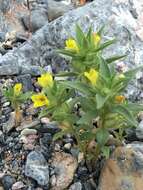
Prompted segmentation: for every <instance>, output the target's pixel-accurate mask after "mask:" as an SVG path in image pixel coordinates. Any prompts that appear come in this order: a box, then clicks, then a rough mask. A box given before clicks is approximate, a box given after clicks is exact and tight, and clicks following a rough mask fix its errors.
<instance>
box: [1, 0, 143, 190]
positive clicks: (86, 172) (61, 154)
mask: <svg viewBox="0 0 143 190" xmlns="http://www.w3.org/2000/svg"><path fill="white" fill-rule="evenodd" d="M27 2H29V3H27ZM78 6H79V5H78V3H77V1H73V2H70V1H59V0H56V1H54V0H48V1H47V0H29V1H26V0H0V190H3V189H4V190H11V189H12V190H20V189H21V190H65V189H67V190H142V189H143V181H142V179H143V151H142V150H143V144H142V141H143V114H140V118H139V122H140V123H139V127H138V128H137V129H134V130H129V131H127V139H126V141H125V145H124V146H123V147H119V148H117V149H116V150H115V151H114V153H113V154H112V156H111V158H110V159H108V160H107V161H105V160H104V159H100V160H99V161H98V163H97V165H96V167H95V168H91V166H90V165H89V164H88V163H85V160H84V159H83V155H82V154H81V153H80V152H79V150H78V149H77V148H76V147H75V146H74V144H75V140H74V138H73V137H72V136H71V135H70V134H69V135H67V136H65V137H63V139H62V140H59V141H56V142H53V135H54V134H55V133H56V132H57V131H58V130H59V127H58V126H57V125H56V124H55V123H54V122H52V123H51V122H49V120H48V118H42V119H41V120H39V119H38V110H34V109H33V107H32V104H31V102H27V104H25V105H23V107H22V110H23V122H22V124H21V125H20V126H19V127H17V128H15V127H14V113H13V110H12V108H11V106H10V103H9V102H7V100H6V99H5V97H3V95H2V91H1V89H2V88H5V87H8V86H11V85H13V84H14V83H15V82H21V83H22V84H23V86H24V91H25V92H26V91H29V90H33V91H36V92H38V91H39V88H38V86H37V84H36V77H37V76H39V75H40V71H41V68H43V69H44V70H47V71H52V72H53V73H56V72H58V71H59V70H65V69H67V67H68V63H67V61H66V60H65V59H64V58H63V57H60V56H59V55H57V53H56V52H55V49H57V48H60V47H63V45H64V40H65V39H66V38H67V37H68V34H71V33H72V34H73V35H74V27H75V23H76V22H78V23H80V24H81V26H82V27H83V29H84V30H85V31H86V30H87V28H88V27H89V25H90V24H91V23H92V24H93V25H94V28H95V30H96V29H97V28H98V27H99V26H102V25H103V24H106V32H105V35H104V39H110V38H112V37H113V36H116V37H117V39H118V43H117V44H116V48H115V47H114V46H113V47H112V48H111V49H109V52H108V54H110V53H112V54H113V53H114V54H125V53H126V54H127V55H128V56H127V58H126V60H125V61H124V64H126V67H134V66H135V65H136V66H138V65H140V64H142V58H143V24H142V18H143V2H142V1H141V0H132V1H129V0H110V1H109V0H95V1H93V2H91V3H89V2H87V3H86V4H85V5H84V6H82V7H78ZM77 7H78V8H77ZM62 15H63V16H62ZM122 64H123V63H122V62H119V63H117V67H121V66H122ZM142 88H143V73H142V72H140V73H138V75H137V76H136V80H135V81H134V82H133V84H131V85H130V86H129V88H128V90H127V93H126V94H127V97H128V98H130V99H132V100H133V101H142V99H143V91H142Z"/></svg>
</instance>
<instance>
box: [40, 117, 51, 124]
mask: <svg viewBox="0 0 143 190" xmlns="http://www.w3.org/2000/svg"><path fill="white" fill-rule="evenodd" d="M49 122H50V120H49V118H47V117H42V118H41V123H42V124H48V123H49Z"/></svg>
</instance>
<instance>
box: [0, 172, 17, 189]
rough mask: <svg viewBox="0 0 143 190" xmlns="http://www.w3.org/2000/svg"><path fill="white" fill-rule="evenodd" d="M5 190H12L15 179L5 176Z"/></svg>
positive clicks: (3, 183) (3, 181) (3, 182)
mask: <svg viewBox="0 0 143 190" xmlns="http://www.w3.org/2000/svg"><path fill="white" fill-rule="evenodd" d="M1 182H2V185H3V187H4V190H10V189H11V188H12V185H13V184H14V183H15V179H14V178H13V177H12V176H10V175H5V176H4V177H3V179H2V180H1Z"/></svg>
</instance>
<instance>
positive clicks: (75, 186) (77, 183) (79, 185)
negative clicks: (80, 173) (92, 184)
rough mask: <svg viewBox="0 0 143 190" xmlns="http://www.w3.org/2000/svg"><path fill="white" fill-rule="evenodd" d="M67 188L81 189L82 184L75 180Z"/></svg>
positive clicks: (71, 189)
mask: <svg viewBox="0 0 143 190" xmlns="http://www.w3.org/2000/svg"><path fill="white" fill-rule="evenodd" d="M69 190H82V184H81V183H80V182H76V183H74V184H73V185H71V186H70V188H69Z"/></svg>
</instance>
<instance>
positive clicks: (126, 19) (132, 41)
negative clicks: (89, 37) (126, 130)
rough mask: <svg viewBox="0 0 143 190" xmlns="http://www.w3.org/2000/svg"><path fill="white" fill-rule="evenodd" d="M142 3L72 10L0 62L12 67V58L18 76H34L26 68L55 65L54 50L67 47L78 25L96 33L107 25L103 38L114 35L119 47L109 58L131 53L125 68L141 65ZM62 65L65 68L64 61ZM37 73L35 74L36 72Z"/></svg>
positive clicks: (102, 4)
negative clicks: (24, 74) (28, 74)
mask: <svg viewBox="0 0 143 190" xmlns="http://www.w3.org/2000/svg"><path fill="white" fill-rule="evenodd" d="M142 4H143V2H142V1H137V0H133V1H132V3H131V1H128V0H122V1H121V0H110V1H108V0H102V1H101V0H95V1H94V2H92V3H90V4H87V5H85V6H83V7H81V8H78V9H76V10H72V11H70V12H68V13H66V14H65V15H64V16H62V17H60V18H58V19H56V20H54V21H53V22H51V23H48V24H46V25H45V26H44V27H43V28H41V29H40V30H38V31H37V33H36V34H35V35H34V36H33V37H32V39H31V40H29V41H28V42H27V43H26V44H24V45H22V46H21V47H20V48H19V49H16V50H12V51H11V52H9V53H7V54H6V55H5V56H3V57H2V58H1V59H0V66H3V65H5V64H6V65H9V66H11V63H10V62H8V61H7V60H9V57H10V59H11V62H14V63H15V64H16V68H18V69H16V70H17V74H19V73H20V72H22V73H23V70H24V73H31V69H29V70H28V69H27V68H29V66H30V68H32V67H33V66H38V65H39V66H42V67H44V66H46V65H48V64H52V65H54V64H56V61H57V60H58V61H59V59H58V58H57V57H59V56H57V55H56V54H55V53H54V51H52V50H53V49H54V48H59V47H64V41H65V39H66V38H67V37H68V36H69V34H73V35H74V31H75V24H76V23H79V24H80V25H81V26H82V27H83V28H84V30H87V28H88V27H89V26H90V25H91V23H92V24H93V25H94V29H95V30H96V29H97V28H99V27H101V26H102V25H103V24H106V32H105V35H104V39H105V40H107V39H111V38H112V37H114V36H115V37H116V38H117V40H118V43H117V44H116V45H113V46H112V47H111V48H109V51H108V55H110V54H125V53H126V54H128V57H127V58H126V60H125V61H124V63H125V64H126V65H128V66H129V67H130V66H134V65H140V64H142V59H143V35H142V33H143V29H142V28H143V27H142V19H141V18H142V16H143V14H142V10H143V8H142ZM101 10H102V11H101ZM53 55H54V56H53ZM53 57H54V60H53ZM55 57H56V58H55ZM61 62H62V65H63V61H61ZM25 68H26V69H25ZM0 73H2V72H0ZM5 74H9V72H8V73H6V72H5ZM32 74H33V73H32ZM34 74H35V75H36V74H37V72H36V73H34ZM134 90H135V91H136V90H137V89H134Z"/></svg>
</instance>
